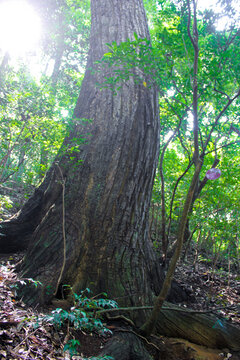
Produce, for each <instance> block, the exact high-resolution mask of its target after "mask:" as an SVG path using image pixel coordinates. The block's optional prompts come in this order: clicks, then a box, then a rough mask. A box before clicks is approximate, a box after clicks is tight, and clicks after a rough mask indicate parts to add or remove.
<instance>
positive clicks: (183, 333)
mask: <svg viewBox="0 0 240 360" xmlns="http://www.w3.org/2000/svg"><path fill="white" fill-rule="evenodd" d="M164 304H165V305H166V307H167V308H168V309H164V308H163V309H162V310H161V312H160V315H159V318H158V321H157V325H156V332H157V333H159V334H162V335H165V336H171V337H176V338H183V339H187V340H189V341H191V342H193V343H195V344H199V345H205V346H209V347H212V348H219V349H223V348H228V349H231V350H233V351H240V329H239V328H238V327H236V326H233V325H231V324H230V323H229V322H227V321H226V320H224V319H219V318H218V317H217V316H215V315H213V314H204V313H196V312H194V311H191V310H189V309H183V308H179V307H178V306H176V305H173V304H169V303H166V302H165V303H164Z"/></svg>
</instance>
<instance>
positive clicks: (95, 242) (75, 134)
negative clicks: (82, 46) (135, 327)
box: [0, 0, 159, 305]
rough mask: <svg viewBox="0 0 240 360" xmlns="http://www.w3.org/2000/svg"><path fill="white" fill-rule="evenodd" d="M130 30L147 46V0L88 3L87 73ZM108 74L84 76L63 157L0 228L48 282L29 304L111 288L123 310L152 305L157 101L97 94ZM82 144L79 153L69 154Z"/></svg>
mask: <svg viewBox="0 0 240 360" xmlns="http://www.w3.org/2000/svg"><path fill="white" fill-rule="evenodd" d="M134 32H136V33H137V35H138V36H139V37H141V38H148V39H149V32H148V27H147V21H146V16H145V12H144V8H143V4H142V1H141V0H128V1H118V0H115V1H109V0H92V30H91V38H90V51H89V58H88V63H87V69H89V68H92V67H94V62H95V61H97V60H99V59H100V58H101V57H102V55H103V54H104V53H105V52H107V51H108V49H107V47H106V45H105V44H106V43H111V42H112V41H117V43H120V42H122V41H125V40H127V39H128V38H130V39H134ZM108 72H109V70H108ZM104 76H106V73H104V72H103V71H102V72H101V73H95V74H92V73H91V71H90V70H87V71H86V74H85V78H84V81H83V83H82V88H81V92H80V95H79V98H78V101H77V105H76V108H75V113H74V117H75V120H74V129H73V130H72V131H71V133H70V135H69V137H68V138H67V139H65V141H64V144H63V146H62V150H61V152H60V154H59V156H58V159H57V160H56V161H55V163H54V164H53V166H52V168H51V169H50V171H49V173H48V174H47V177H46V179H45V181H44V182H43V184H42V186H40V188H39V189H38V190H37V192H36V193H35V195H34V196H33V198H32V199H30V200H29V201H28V203H27V204H26V205H25V206H24V208H23V210H22V211H21V213H20V214H18V216H17V217H16V218H15V219H12V220H11V221H10V222H9V223H4V224H2V228H1V233H2V234H3V235H2V236H1V243H0V244H1V246H2V248H4V246H5V250H6V251H7V250H8V249H11V250H13V249H14V248H17V247H18V245H19V244H21V243H22V248H24V247H25V246H26V244H27V243H28V241H29V239H30V244H29V247H28V251H27V255H26V257H25V259H24V261H23V265H22V273H23V275H24V277H31V278H34V279H37V280H40V281H41V282H42V283H43V286H42V287H39V288H38V291H37V293H38V294H37V293H36V295H34V294H33V290H32V289H31V290H30V291H29V293H27V290H25V291H24V295H25V299H26V300H27V301H28V302H30V303H36V302H40V303H41V302H45V301H46V300H48V299H50V298H51V297H52V296H53V295H54V294H55V293H56V290H57V288H58V285H59V283H60V282H61V283H62V284H70V285H72V287H73V290H74V291H75V292H78V291H79V290H80V289H83V288H85V287H87V286H90V287H92V288H93V289H94V291H96V292H101V291H103V290H104V291H105V290H107V291H108V293H109V296H111V297H115V298H116V297H117V298H118V299H119V301H120V302H121V303H122V304H135V305H137V304H139V305H141V304H149V303H151V301H152V290H151V288H152V287H153V284H152V283H153V279H154V277H155V278H156V276H157V273H158V266H157V265H156V262H155V256H154V253H153V250H152V247H151V244H150V242H149V241H148V236H147V235H148V210H149V206H150V198H151V192H152V186H153V179H154V172H155V167H156V163H157V159H158V144H159V139H158V134H159V131H158V126H159V118H158V101H157V93H156V91H155V89H153V88H152V89H147V88H145V87H144V86H143V84H136V83H135V82H134V80H133V79H130V80H129V81H127V82H125V83H124V84H123V86H122V88H121V89H120V90H119V91H118V92H117V95H114V94H113V92H112V91H111V90H110V89H100V88H99V87H97V86H96V82H98V83H101V82H102V80H103V78H104ZM81 119H89V120H91V121H90V122H87V121H84V120H81ZM82 138H84V139H85V143H84V144H82V145H80V147H79V150H77V149H76V148H75V149H74V150H70V149H71V148H72V147H74V146H76V144H77V143H78V139H82ZM63 210H64V213H63ZM33 230H34V233H32V232H33ZM4 235H5V236H4ZM64 239H65V240H66V248H65V249H64ZM19 247H21V245H20V246H19ZM64 251H65V254H66V258H65V256H64ZM60 274H61V279H60ZM156 283H158V281H156ZM158 286H159V284H158ZM39 292H40V293H41V297H39ZM120 299H121V300H120Z"/></svg>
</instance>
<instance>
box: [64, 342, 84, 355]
mask: <svg viewBox="0 0 240 360" xmlns="http://www.w3.org/2000/svg"><path fill="white" fill-rule="evenodd" d="M79 345H80V342H79V341H78V340H75V339H72V340H69V341H68V342H67V344H66V345H64V348H63V351H69V354H70V357H71V358H72V357H73V355H77V354H78V351H77V347H78V346H79Z"/></svg>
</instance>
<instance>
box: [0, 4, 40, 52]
mask: <svg viewBox="0 0 240 360" xmlns="http://www.w3.org/2000/svg"><path fill="white" fill-rule="evenodd" d="M40 35H41V22H40V18H39V16H38V15H37V13H36V12H35V11H34V9H33V8H32V7H31V6H30V5H29V4H28V3H27V1H24V0H8V1H7V0H6V1H4V2H2V3H1V4H0V49H1V50H2V51H3V52H6V51H8V52H9V53H10V55H14V56H21V55H24V54H26V53H27V52H29V51H33V50H34V48H35V47H36V46H37V44H38V41H39V39H40Z"/></svg>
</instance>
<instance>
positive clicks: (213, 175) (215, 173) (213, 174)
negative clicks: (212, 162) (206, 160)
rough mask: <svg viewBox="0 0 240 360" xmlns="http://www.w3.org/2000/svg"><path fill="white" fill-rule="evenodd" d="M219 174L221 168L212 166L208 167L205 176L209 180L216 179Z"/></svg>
mask: <svg viewBox="0 0 240 360" xmlns="http://www.w3.org/2000/svg"><path fill="white" fill-rule="evenodd" d="M220 176H221V170H219V169H215V168H212V169H209V170H208V171H207V172H206V177H207V178H208V179H209V180H216V179H218V178H219V177H220Z"/></svg>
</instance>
